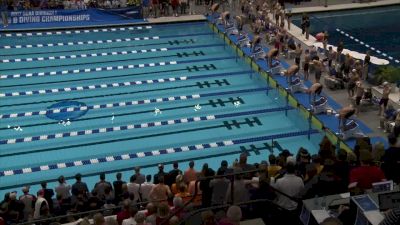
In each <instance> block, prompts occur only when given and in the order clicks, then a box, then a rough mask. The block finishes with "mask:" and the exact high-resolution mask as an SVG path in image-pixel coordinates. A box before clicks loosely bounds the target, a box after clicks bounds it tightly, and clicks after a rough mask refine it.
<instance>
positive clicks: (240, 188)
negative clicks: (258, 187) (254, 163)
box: [226, 168, 250, 204]
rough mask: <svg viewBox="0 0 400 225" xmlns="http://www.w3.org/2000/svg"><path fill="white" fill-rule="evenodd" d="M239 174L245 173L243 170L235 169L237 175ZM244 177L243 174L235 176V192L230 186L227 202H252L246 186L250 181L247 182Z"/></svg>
mask: <svg viewBox="0 0 400 225" xmlns="http://www.w3.org/2000/svg"><path fill="white" fill-rule="evenodd" d="M239 172H243V170H242V169H241V168H235V173H239ZM244 177H245V176H244V175H243V174H236V175H235V176H234V181H233V191H232V186H231V185H228V190H227V191H226V201H227V202H231V203H233V204H235V203H238V202H245V201H248V200H250V195H249V190H248V189H247V188H246V185H247V184H249V182H248V181H249V180H245V179H244ZM232 201H233V202H232Z"/></svg>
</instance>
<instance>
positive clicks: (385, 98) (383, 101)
mask: <svg viewBox="0 0 400 225" xmlns="http://www.w3.org/2000/svg"><path fill="white" fill-rule="evenodd" d="M390 89H391V88H390V85H389V83H388V82H383V91H382V98H381V100H380V101H379V113H378V115H379V116H380V115H381V114H382V111H383V112H384V111H385V110H386V107H387V105H388V102H389V94H390Z"/></svg>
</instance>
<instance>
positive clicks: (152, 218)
mask: <svg viewBox="0 0 400 225" xmlns="http://www.w3.org/2000/svg"><path fill="white" fill-rule="evenodd" d="M146 210H147V212H146V222H147V223H149V224H151V225H155V224H156V218H157V207H156V206H155V205H154V204H153V203H149V204H147V206H146Z"/></svg>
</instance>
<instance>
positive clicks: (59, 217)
mask: <svg viewBox="0 0 400 225" xmlns="http://www.w3.org/2000/svg"><path fill="white" fill-rule="evenodd" d="M163 201H165V200H157V201H146V202H138V203H135V204H130V206H137V207H138V208H140V206H141V205H143V204H148V203H154V202H163ZM121 208H123V206H121V205H120V206H115V207H111V208H108V209H96V210H90V211H85V212H78V213H72V214H66V215H61V216H53V217H49V218H45V219H36V220H31V221H26V222H22V223H17V225H31V224H34V223H40V222H45V221H54V220H58V219H63V218H68V217H80V216H81V215H86V214H87V215H90V214H95V213H98V212H104V211H114V210H116V209H121Z"/></svg>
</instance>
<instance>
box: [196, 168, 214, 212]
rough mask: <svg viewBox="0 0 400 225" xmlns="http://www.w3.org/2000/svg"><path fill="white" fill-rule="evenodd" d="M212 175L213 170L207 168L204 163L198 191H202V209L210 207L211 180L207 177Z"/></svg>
mask: <svg viewBox="0 0 400 225" xmlns="http://www.w3.org/2000/svg"><path fill="white" fill-rule="evenodd" d="M214 175H215V172H214V170H213V169H211V168H208V163H204V164H203V169H202V170H201V175H200V176H201V178H202V180H201V181H200V190H201V191H202V198H201V204H202V206H203V207H209V206H210V205H211V196H212V192H211V191H212V190H211V188H210V181H211V178H209V177H211V176H214ZM206 177H208V178H206Z"/></svg>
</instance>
